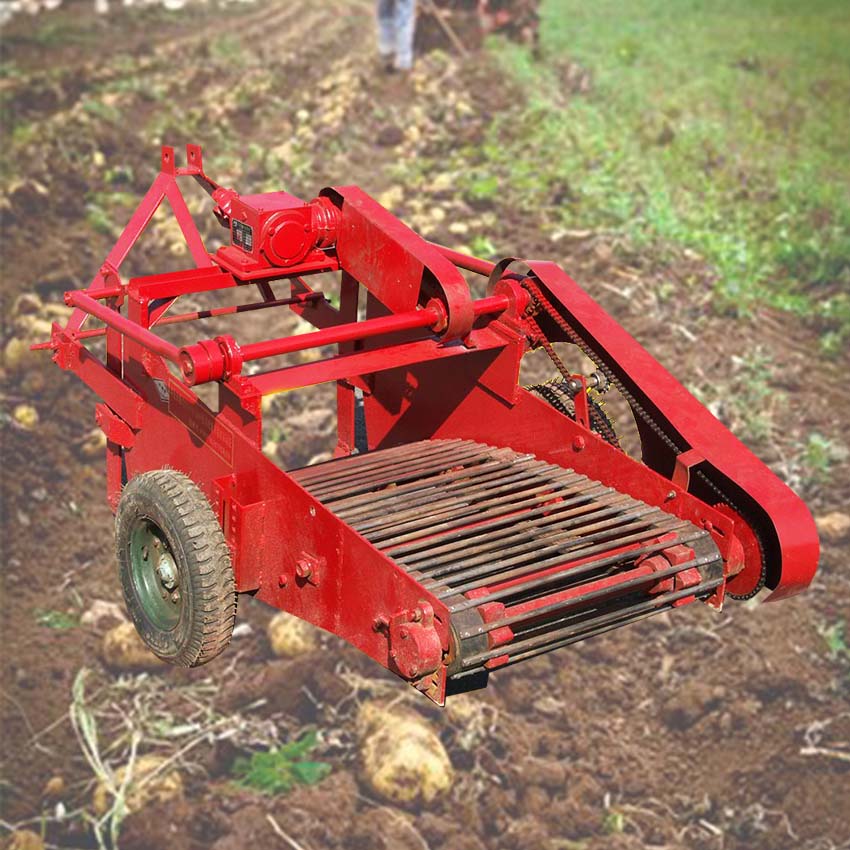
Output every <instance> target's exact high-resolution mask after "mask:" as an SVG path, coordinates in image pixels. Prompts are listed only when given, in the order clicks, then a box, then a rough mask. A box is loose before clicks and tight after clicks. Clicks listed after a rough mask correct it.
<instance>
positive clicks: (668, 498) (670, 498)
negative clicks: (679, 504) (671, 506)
mask: <svg viewBox="0 0 850 850" xmlns="http://www.w3.org/2000/svg"><path fill="white" fill-rule="evenodd" d="M675 498H676V491H675V490H670V491H669V492H668V493H667V495H666V496H665V497H664V500H665V501H666V502H672V501H673V499H675Z"/></svg>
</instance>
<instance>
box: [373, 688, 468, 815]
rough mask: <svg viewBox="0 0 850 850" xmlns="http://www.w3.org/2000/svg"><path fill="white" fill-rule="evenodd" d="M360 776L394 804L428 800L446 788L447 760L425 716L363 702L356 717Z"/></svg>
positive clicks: (449, 781) (449, 778)
mask: <svg viewBox="0 0 850 850" xmlns="http://www.w3.org/2000/svg"><path fill="white" fill-rule="evenodd" d="M358 729H359V733H360V758H361V762H362V766H363V778H364V780H365V781H366V783H367V784H368V785H369V787H370V788H371V789H372V790H373V791H374V792H375V793H377V794H378V795H380V796H381V797H383V798H384V799H386V800H389V801H390V802H393V803H420V804H421V803H425V804H427V803H430V802H432V801H433V800H435V799H436V798H437V797H439V796H440V795H441V794H443V793H445V792H446V791H448V790H449V788H450V787H451V785H452V780H453V778H454V772H453V770H452V764H451V761H450V760H449V757H448V754H447V753H446V750H445V748H444V747H443V744H442V742H441V741H440V739H439V738H438V737H437V735H436V733H435V732H434V731H433V729H432V728H431V726H430V724H429V723H428V721H427V720H425V718H423V717H421V716H419V715H418V714H414V713H412V712H409V711H405V710H404V709H401V708H398V707H393V708H385V707H384V706H383V705H381V704H379V703H377V702H371V703H366V704H364V705H363V706H362V708H361V709H360V714H359V716H358Z"/></svg>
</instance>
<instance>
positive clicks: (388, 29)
mask: <svg viewBox="0 0 850 850" xmlns="http://www.w3.org/2000/svg"><path fill="white" fill-rule="evenodd" d="M377 2H378V7H377V12H378V53H379V54H380V56H381V64H382V66H383V68H384V70H385V71H386V72H387V73H392V72H393V71H409V70H410V69H411V68H412V67H413V36H414V33H415V31H416V0H377Z"/></svg>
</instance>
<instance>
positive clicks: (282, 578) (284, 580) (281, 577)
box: [277, 573, 289, 587]
mask: <svg viewBox="0 0 850 850" xmlns="http://www.w3.org/2000/svg"><path fill="white" fill-rule="evenodd" d="M287 581H289V579H287V577H286V576H285V575H283V573H281V574H280V575H279V576H278V577H277V583H278V585H279V586H280V587H286V583H287Z"/></svg>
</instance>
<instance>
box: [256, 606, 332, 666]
mask: <svg viewBox="0 0 850 850" xmlns="http://www.w3.org/2000/svg"><path fill="white" fill-rule="evenodd" d="M266 634H267V635H268V639H269V645H270V646H271V649H272V652H273V653H274V654H275V655H277V656H278V658H295V657H296V656H298V655H303V654H304V653H306V652H312V651H313V650H314V649H317V648H318V646H319V632H318V630H317V629H316V627H315V626H311V625H310V623H307V622H305V621H304V620H301V619H299V618H298V617H294V616H293V615H292V614H287V613H286V612H285V611H281V612H280V613H278V614H275V615H274V617H272V618H271V620H269V625H268V628H267V629H266Z"/></svg>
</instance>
